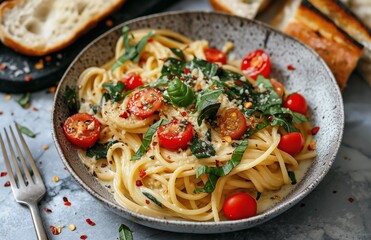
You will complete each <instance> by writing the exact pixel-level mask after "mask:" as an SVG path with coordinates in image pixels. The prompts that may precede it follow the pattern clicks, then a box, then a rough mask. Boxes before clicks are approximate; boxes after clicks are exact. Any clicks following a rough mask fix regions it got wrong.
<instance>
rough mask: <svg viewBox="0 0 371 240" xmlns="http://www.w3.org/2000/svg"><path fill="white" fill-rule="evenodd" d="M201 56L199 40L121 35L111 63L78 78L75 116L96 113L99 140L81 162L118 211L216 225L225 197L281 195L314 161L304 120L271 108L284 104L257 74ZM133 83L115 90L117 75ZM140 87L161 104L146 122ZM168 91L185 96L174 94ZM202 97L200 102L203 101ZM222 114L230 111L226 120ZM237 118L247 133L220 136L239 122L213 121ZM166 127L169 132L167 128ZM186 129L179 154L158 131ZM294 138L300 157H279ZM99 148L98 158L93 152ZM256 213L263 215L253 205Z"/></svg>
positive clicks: (160, 33) (155, 33) (163, 34)
mask: <svg viewBox="0 0 371 240" xmlns="http://www.w3.org/2000/svg"><path fill="white" fill-rule="evenodd" d="M143 39H145V41H143ZM231 48H233V44H232V43H227V44H226V46H225V48H224V51H225V52H224V54H225V53H226V52H227V51H229V50H230V49H231ZM206 49H209V46H208V42H207V41H204V40H201V41H193V40H191V39H188V38H187V37H185V36H183V35H181V34H179V33H176V32H173V31H169V30H153V29H141V30H135V31H131V32H130V33H128V29H124V36H123V38H120V39H119V40H118V42H117V44H116V50H115V59H112V60H111V61H110V62H108V63H107V64H105V65H103V66H101V67H90V68H88V69H86V70H85V71H84V72H83V73H82V74H81V76H80V78H79V80H78V83H79V91H78V96H79V98H80V100H81V106H80V109H79V112H80V113H88V114H91V115H94V117H95V118H96V119H97V120H98V121H99V122H100V124H101V129H100V133H99V142H98V143H96V144H95V146H94V147H93V148H90V149H88V150H80V151H79V155H80V158H81V159H82V161H83V163H84V164H85V165H86V166H87V167H88V168H89V170H90V171H91V173H94V175H95V176H96V177H97V178H98V179H99V180H101V181H102V182H104V183H105V184H106V185H109V186H110V187H111V191H112V192H113V194H114V197H115V199H116V201H117V202H118V203H119V204H121V205H122V206H124V207H125V208H127V209H130V210H132V211H134V212H138V213H141V214H144V215H148V216H154V217H160V218H171V219H187V220H193V221H220V220H224V219H225V216H224V214H223V211H222V209H223V204H224V202H225V199H226V198H227V197H228V196H230V195H232V194H233V193H236V192H246V193H249V194H250V195H251V196H253V197H254V198H255V196H256V195H257V194H261V195H262V196H264V195H265V194H266V193H268V192H270V191H275V190H279V189H281V188H282V186H284V185H290V184H291V183H292V182H293V179H292V176H290V174H292V173H294V171H295V170H296V169H297V168H298V166H299V165H301V164H302V163H301V162H302V161H305V160H310V159H313V158H314V157H315V156H316V153H315V151H313V150H314V149H313V148H311V146H312V145H313V139H312V135H311V134H310V133H308V131H309V130H310V128H311V127H310V123H309V122H306V121H305V120H303V119H302V118H303V115H300V114H296V113H293V112H292V111H289V110H288V109H287V108H282V102H280V104H278V105H277V104H275V103H274V101H273V100H275V99H278V100H277V101H281V99H282V98H281V96H278V94H276V93H273V92H274V91H270V89H271V87H272V85H270V83H269V82H270V81H269V80H267V79H265V78H263V77H261V79H258V80H256V82H260V84H258V85H257V84H256V82H255V81H254V80H253V79H251V78H250V77H248V76H246V75H244V72H243V71H242V70H241V69H240V64H241V60H233V59H229V60H228V61H227V62H225V63H224V64H223V63H218V64H215V63H210V61H209V62H207V61H205V59H207V56H205V50H206ZM130 51H132V52H133V54H132V56H131V58H129V57H128V55H129V52H130ZM136 51H137V52H136ZM125 56H126V58H129V59H124V58H125ZM120 58H121V60H120ZM123 59H124V60H123ZM220 62H223V60H221V61H220ZM177 64H178V65H179V64H181V67H179V66H178V65H177ZM138 76H139V77H140V84H139V85H138V86H136V87H135V88H133V89H130V90H129V89H128V87H129V85H130V84H131V83H129V82H127V81H126V82H125V84H121V85H119V84H118V83H120V81H121V80H122V79H123V78H125V77H126V78H128V77H129V78H132V80H133V79H134V80H133V81H137V82H138V81H139V80H138V79H135V78H138ZM241 84H242V86H241ZM134 85H135V84H134ZM239 85H240V86H239ZM120 86H121V88H120ZM177 86H180V87H181V88H176V87H177ZM125 87H126V88H125ZM245 87H246V88H245ZM124 88H125V89H124ZM115 89H116V90H117V91H116V92H115ZM145 89H152V90H153V89H154V90H153V91H155V92H151V94H152V95H153V94H159V95H156V96H157V98H158V99H160V101H161V105H160V106H159V107H158V109H157V110H156V111H154V112H153V113H152V114H149V115H148V114H147V113H146V116H144V115H138V114H136V112H135V110H133V109H134V107H133V104H134V105H135V104H137V103H136V102H135V101H134V100H135V99H137V100H138V98H139V99H142V98H141V97H143V96H144V95H140V94H144V93H142V92H141V91H144V90H145ZM173 89H175V90H177V91H178V90H179V89H183V90H184V89H186V90H187V91H183V92H181V94H180V96H177V95H176V94H175V95H174V94H173V92H174V91H175V90H174V91H173ZM172 91H173V92H172ZM138 92H140V94H139V93H138ZM136 94H137V95H136ZM172 94H173V95H172ZM252 94H255V95H252ZM152 95H151V96H152ZM210 95H213V97H210ZM236 96H237V97H236ZM277 96H278V97H279V98H277ZM188 98H189V99H190V100H189V99H188ZM133 99H134V100H133ZM158 99H152V101H153V102H151V104H152V105H151V106H144V107H143V105H140V107H141V108H142V110H143V109H145V110H148V109H146V107H148V108H151V107H153V105H155V104H156V102H155V101H157V100H158ZM205 99H206V103H205V102H201V101H203V100H205ZM272 99H273V100H272ZM188 100H189V101H188ZM133 101H134V103H133ZM262 101H263V103H262ZM267 101H271V103H267ZM272 101H273V102H272ZM141 104H143V102H142V103H141ZM146 104H148V103H147V102H146ZM205 106H206V107H205ZM255 106H257V107H256V108H254V107H255ZM135 107H137V108H138V106H137V105H135ZM202 107H204V108H202ZM205 109H206V110H205ZM212 109H214V112H212ZM229 109H234V110H233V111H235V112H233V111H232V113H228V111H229ZM235 109H237V110H235ZM273 109H276V110H275V111H276V112H273ZM277 109H278V110H277ZM282 109H283V110H282ZM236 111H240V112H241V113H243V116H244V118H243V119H244V121H243V122H242V125H243V126H244V125H246V128H244V129H243V130H244V131H243V135H241V134H237V135H241V136H234V137H231V136H233V134H234V133H230V132H229V133H228V131H230V129H229V128H228V127H230V126H229V125H228V124H230V123H231V121H232V127H238V126H233V124H236V123H238V121H239V119H233V118H232V120H231V118H228V119H227V120H225V121H224V123H221V122H223V119H224V117H223V116H226V115H228V114H229V115H228V116H232V117H235V116H236ZM269 111H270V112H269ZM277 111H278V112H277ZM267 112H269V114H267ZM238 114H239V113H238ZM147 115H148V116H147ZM200 115H203V116H206V117H202V116H201V117H200ZM298 117H299V119H300V118H301V120H302V121H299V120H297V118H298ZM272 118H273V119H272ZM304 118H305V117H304ZM295 119H296V121H295ZM278 120H282V121H284V122H285V121H286V122H285V124H286V123H287V124H288V125H289V127H285V126H284V125H283V124H281V122H279V121H278ZM160 121H163V122H160ZM233 121H235V122H234V123H233ZM236 121H237V122H236ZM156 123H157V125H158V126H155V125H156ZM169 124H174V126H175V127H173V128H172V129H170V130H169V129H166V126H168V125H169ZM223 124H224V125H225V124H227V126H226V128H225V129H221V125H223ZM224 125H223V126H224ZM239 125H241V124H239ZM156 127H157V128H156ZM189 127H190V128H191V129H192V140H190V141H188V142H187V145H186V146H185V147H184V146H182V147H179V148H177V146H178V145H177V142H176V141H175V140H174V141H171V138H170V144H169V143H167V144H165V143H164V142H163V141H164V140H161V137H162V135H161V134H172V132H171V131H182V132H185V131H188V130H187V129H188V128H189ZM161 129H162V130H161ZM179 129H181V130H179ZM259 129H260V130H259ZM232 130H233V129H232ZM161 131H162V132H161ZM164 131H168V132H167V133H163V132H164ZM223 131H224V132H223ZM297 131H299V132H300V133H301V135H302V136H303V138H304V144H303V146H302V148H301V149H302V150H301V151H300V152H299V153H295V154H289V153H287V152H285V151H282V149H280V148H279V147H278V146H279V145H280V141H281V138H282V136H283V135H286V134H287V133H288V132H297ZM169 132H170V133H169ZM225 132H227V133H225ZM309 132H310V131H309ZM151 133H152V134H151ZM165 137H166V135H165ZM244 144H246V145H244ZM97 146H98V147H100V150H103V155H99V154H96V152H94V151H98V150H97V149H95V150H94V148H97ZM237 149H238V150H237ZM94 154H95V155H94ZM213 184H214V185H213ZM260 201H261V200H260ZM267 201H270V200H269V199H267ZM258 205H260V203H259V200H258ZM262 205H263V204H262ZM261 211H264V209H261V208H258V212H261Z"/></svg>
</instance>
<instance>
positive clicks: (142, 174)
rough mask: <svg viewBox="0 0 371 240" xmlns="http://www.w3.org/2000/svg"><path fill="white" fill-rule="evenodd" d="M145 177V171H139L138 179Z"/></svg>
mask: <svg viewBox="0 0 371 240" xmlns="http://www.w3.org/2000/svg"><path fill="white" fill-rule="evenodd" d="M146 175H147V173H146V170H143V169H140V170H139V177H140V178H144V177H145V176H146Z"/></svg>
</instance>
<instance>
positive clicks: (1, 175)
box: [0, 172, 8, 177]
mask: <svg viewBox="0 0 371 240" xmlns="http://www.w3.org/2000/svg"><path fill="white" fill-rule="evenodd" d="M7 174H8V173H7V172H1V173H0V177H5V176H6V175H7Z"/></svg>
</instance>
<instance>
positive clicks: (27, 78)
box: [24, 75, 32, 82]
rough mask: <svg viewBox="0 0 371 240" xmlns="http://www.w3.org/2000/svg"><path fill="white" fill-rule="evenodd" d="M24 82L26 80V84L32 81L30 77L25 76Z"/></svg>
mask: <svg viewBox="0 0 371 240" xmlns="http://www.w3.org/2000/svg"><path fill="white" fill-rule="evenodd" d="M24 80H26V81H27V82H29V81H31V80H32V77H31V76H30V75H26V77H25V78H24Z"/></svg>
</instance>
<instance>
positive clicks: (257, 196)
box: [255, 192, 262, 201]
mask: <svg viewBox="0 0 371 240" xmlns="http://www.w3.org/2000/svg"><path fill="white" fill-rule="evenodd" d="M261 195H262V193H261V192H257V193H256V198H255V200H256V201H258V200H259V199H260V197H261Z"/></svg>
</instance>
